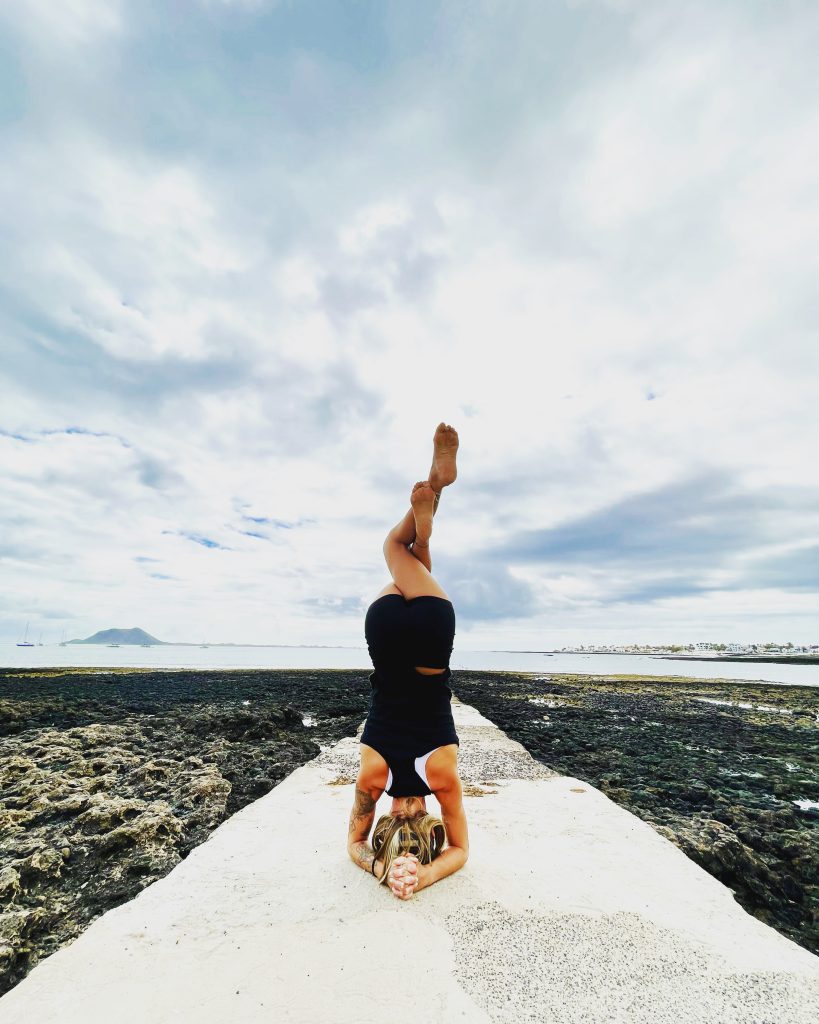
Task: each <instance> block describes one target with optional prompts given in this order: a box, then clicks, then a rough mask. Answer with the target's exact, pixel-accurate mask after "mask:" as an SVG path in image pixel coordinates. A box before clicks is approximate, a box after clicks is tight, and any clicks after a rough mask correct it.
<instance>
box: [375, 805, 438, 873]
mask: <svg viewBox="0 0 819 1024" xmlns="http://www.w3.org/2000/svg"><path fill="white" fill-rule="evenodd" d="M445 843H446V829H445V828H444V823H443V822H442V821H441V819H440V818H436V817H435V815H434V814H428V813H427V811H426V809H425V808H424V804H423V802H422V801H421V800H420V799H419V798H417V797H407V798H406V799H405V800H404V801H403V807H402V809H401V810H400V811H399V812H398V813H392V814H382V815H381V817H380V818H379V819H378V821H377V822H376V826H375V829H374V830H373V835H372V847H373V850H374V852H375V859H376V860H380V861H381V863H382V864H383V865H384V871H383V872H382V874H381V878H380V879H379V881H380V883H381V884H382V885H386V883H387V878H388V876H389V873H390V868H391V867H392V863H393V861H394V860H395V858H396V857H401V856H403V855H405V854H408V853H412V854H414V855H415V856H416V857H417V858H418V860H419V861H420V862H421V863H422V864H429V863H430V862H431V861H433V860H435V858H436V857H437V856H438V855H439V854H440V853H441V852H442V851H443V848H444V844H445Z"/></svg>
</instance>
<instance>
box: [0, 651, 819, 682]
mask: <svg viewBox="0 0 819 1024" xmlns="http://www.w3.org/2000/svg"><path fill="white" fill-rule="evenodd" d="M450 665H451V667H452V671H453V672H456V671H457V670H458V669H471V670H476V671H482V672H491V671H496V672H536V673H538V674H539V675H542V674H546V673H549V672H557V673H566V672H572V673H574V672H576V673H579V674H581V675H636V676H654V677H656V676H688V677H689V678H695V679H738V680H765V681H766V682H771V683H790V684H801V685H802V686H819V665H780V664H762V663H759V662H749V663H740V662H735V661H720V660H718V659H714V658H711V659H703V660H702V661H693V660H692V661H688V660H685V661H679V660H675V659H668V658H662V657H659V656H651V655H642V654H540V653H532V652H527V651H466V650H465V651H461V650H458V649H457V648H456V649H455V651H454V652H453V655H452V659H451V661H450ZM0 666H2V667H3V668H25V667H31V668H42V667H47V666H55V667H56V666H72V667H77V668H156V669H162V668H192V669H228V668H269V669H276V668H285V669H286V668H291V669H292V668H305V669H319V668H338V669H351V668H352V669H355V668H360V669H362V670H364V671H367V672H369V671H371V669H372V665H371V663H370V659H369V655H368V653H367V648H366V647H238V646H237V647H199V646H195V645H192V646H187V645H185V644H163V645H161V646H155V647H132V646H127V645H123V646H121V647H108V646H107V645H105V644H102V645H99V644H69V645H67V646H65V647H61V646H60V645H59V644H45V645H43V646H41V647H17V646H16V645H15V644H9V643H5V644H0Z"/></svg>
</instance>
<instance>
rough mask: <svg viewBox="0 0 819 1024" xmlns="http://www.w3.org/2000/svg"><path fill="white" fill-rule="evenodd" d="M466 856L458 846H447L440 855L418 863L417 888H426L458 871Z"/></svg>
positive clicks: (464, 862) (464, 851)
mask: <svg viewBox="0 0 819 1024" xmlns="http://www.w3.org/2000/svg"><path fill="white" fill-rule="evenodd" d="M468 856H469V854H468V853H467V852H466V850H462V849H461V847H460V846H448V847H447V848H446V849H445V850H444V852H443V853H442V854H441V855H440V857H436V858H435V860H434V861H432V862H431V863H430V864H420V865H419V867H418V873H419V874H418V886H417V888H418V889H426V888H427V886H429V885H433V884H434V883H435V882H439V881H440V880H441V879H442V878H446V876H447V875H451V874H453V873H454V872H456V871H458V870H459V869H460V868H462V867H463V866H464V864H466V861H467V857H468Z"/></svg>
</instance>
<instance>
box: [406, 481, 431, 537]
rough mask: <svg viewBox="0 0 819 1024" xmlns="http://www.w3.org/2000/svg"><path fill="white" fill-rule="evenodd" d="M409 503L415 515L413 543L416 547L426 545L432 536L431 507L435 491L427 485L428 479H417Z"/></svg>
mask: <svg viewBox="0 0 819 1024" xmlns="http://www.w3.org/2000/svg"><path fill="white" fill-rule="evenodd" d="M410 504H411V505H412V511H413V514H414V515H415V543H416V544H417V545H418V547H426V546H427V545H428V544H429V538H430V537H431V536H432V509H433V505H434V504H435V491H433V489H432V488H431V487H430V486H429V480H419V481H418V483H417V484H416V485H415V486H414V487H413V489H412V494H411V495H410Z"/></svg>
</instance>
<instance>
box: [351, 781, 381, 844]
mask: <svg viewBox="0 0 819 1024" xmlns="http://www.w3.org/2000/svg"><path fill="white" fill-rule="evenodd" d="M374 812H375V800H373V798H372V797H371V796H370V794H369V793H365V792H364V790H363V789H359V788H358V786H356V788H355V800H354V801H353V809H352V811H351V812H350V832H349V834H350V835H351V836H352V835H355V834H356V832H358V833H359V834H360V833H361V832H362V831H363V825H364V824H365V822H366V820H367V818H371V817H372V816H373V815H374ZM371 824H372V821H370V822H369V824H368V826H367V832H368V833H369V831H370V830H369V825H371Z"/></svg>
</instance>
